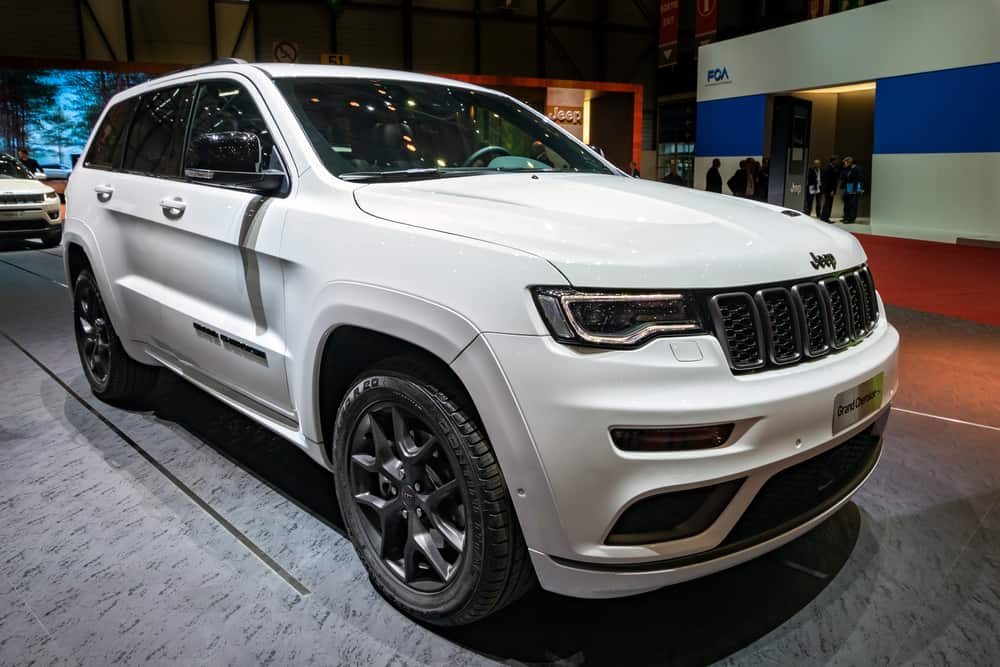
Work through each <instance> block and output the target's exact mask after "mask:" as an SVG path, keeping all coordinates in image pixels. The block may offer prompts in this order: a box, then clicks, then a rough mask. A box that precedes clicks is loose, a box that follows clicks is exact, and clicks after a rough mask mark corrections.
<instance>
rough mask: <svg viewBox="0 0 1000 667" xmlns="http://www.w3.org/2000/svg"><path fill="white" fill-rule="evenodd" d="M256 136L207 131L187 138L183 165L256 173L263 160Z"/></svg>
mask: <svg viewBox="0 0 1000 667" xmlns="http://www.w3.org/2000/svg"><path fill="white" fill-rule="evenodd" d="M263 153H264V151H263V148H262V147H261V143H260V137H258V136H257V135H256V134H254V133H253V132H240V131H228V132H208V133H206V134H202V135H200V136H197V137H193V138H192V139H191V143H190V144H189V146H188V156H187V166H188V167H189V168H191V169H204V170H209V171H230V172H244V173H257V172H260V171H261V167H262V162H263V159H264V155H263Z"/></svg>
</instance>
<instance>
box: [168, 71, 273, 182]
mask: <svg viewBox="0 0 1000 667" xmlns="http://www.w3.org/2000/svg"><path fill="white" fill-rule="evenodd" d="M227 132H232V133H244V132H248V133H250V134H255V135H256V136H257V138H258V139H260V146H261V158H262V159H261V167H262V168H264V169H267V168H269V167H271V168H275V169H277V168H279V167H278V165H277V161H276V156H274V138H273V137H272V136H271V133H270V131H268V129H267V123H265V122H264V118H263V116H261V113H260V109H258V108H257V104H256V103H255V102H254V101H253V98H251V97H250V93H248V92H247V91H246V89H245V88H244V87H243V86H241V85H239V84H238V83H235V82H233V81H204V82H202V83H201V85H200V86H199V87H198V100H197V102H196V103H195V111H194V120H193V122H192V125H191V141H190V144H189V146H188V150H187V155H186V156H185V162H184V168H185V169H209V168H213V167H215V166H216V165H209V164H202V163H201V162H202V161H203V154H202V153H200V152H199V151H197V150H195V145H196V144H197V140H198V138H199V137H201V136H202V135H206V134H220V133H227ZM272 160H275V161H274V162H272Z"/></svg>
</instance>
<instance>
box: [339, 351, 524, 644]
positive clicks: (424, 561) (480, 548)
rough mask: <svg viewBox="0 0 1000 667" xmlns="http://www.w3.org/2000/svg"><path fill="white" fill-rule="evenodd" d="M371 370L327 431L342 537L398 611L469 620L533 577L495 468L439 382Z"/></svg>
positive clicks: (396, 367) (397, 369)
mask: <svg viewBox="0 0 1000 667" xmlns="http://www.w3.org/2000/svg"><path fill="white" fill-rule="evenodd" d="M380 366H381V367H380V368H378V369H372V370H370V371H367V372H365V373H363V374H362V375H361V376H360V377H359V378H358V379H357V380H356V381H355V383H354V386H353V387H352V388H351V389H350V391H349V392H348V393H347V397H346V398H345V399H344V401H343V403H342V404H341V406H340V410H339V411H338V414H337V421H336V425H335V428H334V450H333V455H334V465H335V477H336V487H337V496H338V500H339V502H340V507H341V510H342V512H343V515H344V520H345V522H346V524H347V528H348V531H349V532H350V535H351V539H352V541H353V543H354V546H355V548H356V549H357V552H358V554H359V556H360V557H361V560H362V563H363V564H364V566H365V568H366V569H367V570H368V574H369V576H370V577H371V579H372V581H373V582H374V584H375V587H376V588H377V589H378V590H379V591H380V592H381V593H382V594H383V595H384V596H385V597H386V598H387V599H388V600H389V601H390V602H391V603H392V604H394V605H395V606H397V607H398V608H400V609H401V610H402V611H404V612H405V613H407V614H410V615H412V616H415V617H417V618H419V619H420V620H423V621H426V622H429V623H434V624H437V625H460V624H464V623H470V622H473V621H476V620H478V619H480V618H483V617H484V616H487V615H489V614H490V613H493V612H494V611H497V610H499V609H500V608H502V607H504V606H506V605H507V604H509V603H510V602H512V601H513V600H516V599H517V598H518V597H520V596H521V595H522V594H523V593H524V592H525V591H526V590H527V589H528V588H530V586H531V584H532V583H533V582H534V575H533V572H532V571H531V566H530V562H529V561H528V558H527V549H526V548H525V546H524V540H523V538H522V537H521V532H520V528H519V527H518V525H517V519H516V517H515V516H514V510H513V507H512V505H511V502H510V498H509V496H508V494H507V488H506V485H505V483H504V480H503V476H502V474H501V472H500V467H499V465H498V464H497V461H496V458H495V456H494V454H493V449H492V447H491V446H490V444H489V441H488V440H487V438H486V436H485V434H484V433H483V431H482V429H481V428H480V427H479V426H478V424H476V423H475V421H474V420H473V419H471V418H470V416H469V414H470V411H468V410H466V409H463V407H461V402H462V397H461V392H459V391H457V390H456V389H455V388H454V387H452V386H451V385H452V383H451V381H450V380H449V378H448V377H447V376H445V375H444V374H442V373H440V372H438V371H436V369H434V367H433V366H432V365H430V364H425V363H422V362H416V361H413V360H409V359H405V358H397V359H394V360H391V361H389V362H385V363H383V364H381V365H380Z"/></svg>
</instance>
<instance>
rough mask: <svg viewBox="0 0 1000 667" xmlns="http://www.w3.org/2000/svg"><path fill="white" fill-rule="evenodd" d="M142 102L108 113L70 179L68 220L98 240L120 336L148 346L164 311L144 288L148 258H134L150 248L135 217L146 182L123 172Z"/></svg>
mask: <svg viewBox="0 0 1000 667" xmlns="http://www.w3.org/2000/svg"><path fill="white" fill-rule="evenodd" d="M139 102H140V98H139V97H138V96H136V97H132V98H129V99H126V100H124V101H122V102H118V103H116V104H115V105H113V106H112V107H110V108H109V109H108V110H107V112H105V114H104V116H103V118H102V119H101V123H100V124H99V125H98V127H97V131H96V132H95V133H94V137H93V139H92V140H91V142H90V145H89V147H88V149H87V153H86V155H85V156H84V158H83V160H82V162H81V164H80V165H79V166H78V168H77V169H75V170H74V173H73V175H72V177H71V179H70V182H69V185H68V189H67V193H66V217H67V220H74V221H78V222H79V223H80V224H82V225H83V226H84V227H86V228H87V229H88V230H89V231H90V232H91V233H92V234H93V235H94V237H95V238H96V240H97V248H96V249H93V250H94V251H95V252H99V254H100V256H99V257H98V258H96V259H97V260H98V261H99V263H100V265H101V266H103V269H104V271H103V275H106V276H107V277H108V279H109V280H110V282H111V289H112V290H113V295H112V298H114V299H115V301H116V303H117V304H118V306H119V307H120V309H121V312H122V313H123V314H124V315H125V317H124V318H123V320H122V321H120V322H115V327H116V329H117V331H118V335H120V336H122V337H126V338H128V339H130V340H138V341H147V340H148V339H149V336H150V335H152V334H153V333H154V332H155V331H157V330H159V328H160V306H159V301H158V300H157V299H156V298H155V295H153V294H152V293H151V291H150V290H148V289H144V288H143V285H144V277H145V276H147V275H148V267H147V266H146V262H147V261H148V256H147V253H145V252H135V249H136V248H140V249H142V248H145V247H146V245H145V244H144V243H143V242H142V241H141V238H140V237H141V236H142V235H143V228H144V224H143V221H142V219H141V218H139V217H137V215H136V211H137V208H138V207H137V202H138V201H139V200H140V199H141V197H142V187H143V183H142V181H143V179H141V178H132V177H130V176H127V175H126V174H123V173H121V172H120V171H119V168H120V166H121V160H122V155H123V153H124V148H125V143H126V140H127V137H128V130H129V125H130V124H131V121H132V117H133V114H134V113H135V110H136V108H137V107H138V106H139ZM99 273H101V272H100V271H99ZM101 277H102V276H101V275H99V276H98V279H100V278H101Z"/></svg>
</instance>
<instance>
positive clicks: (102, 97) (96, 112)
mask: <svg viewBox="0 0 1000 667" xmlns="http://www.w3.org/2000/svg"><path fill="white" fill-rule="evenodd" d="M149 77H150V75H149V74H145V73H136V72H110V71H103V70H68V69H0V153H7V154H10V155H16V153H17V151H18V150H19V149H21V148H27V149H28V151H29V152H30V153H31V157H32V158H34V159H35V160H37V161H38V162H39V163H41V164H43V165H45V164H58V165H62V166H65V167H72V166H73V163H74V162H75V161H76V158H77V157H79V155H80V153H81V152H82V151H83V147H84V146H85V145H86V143H87V138H88V136H90V130H91V129H92V128H93V126H94V123H96V122H97V119H98V118H99V117H100V115H101V111H102V110H103V109H104V105H105V104H107V101H108V100H109V99H110V98H111V97H112V96H113V95H114V94H115V93H118V92H120V91H122V90H125V89H126V88H128V87H130V86H134V85H136V84H137V83H141V82H143V81H146V80H147V79H149Z"/></svg>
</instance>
